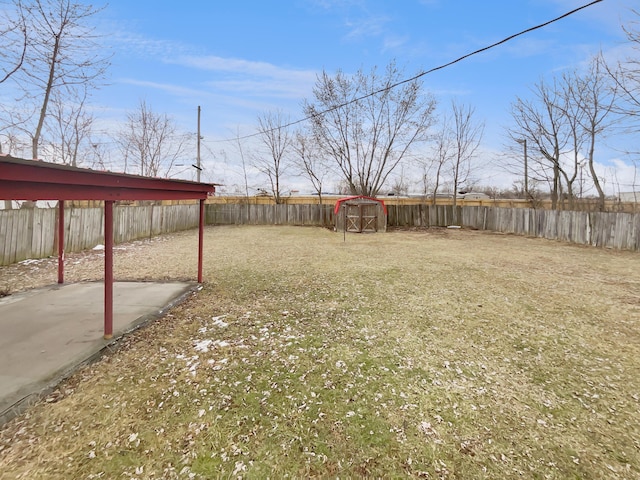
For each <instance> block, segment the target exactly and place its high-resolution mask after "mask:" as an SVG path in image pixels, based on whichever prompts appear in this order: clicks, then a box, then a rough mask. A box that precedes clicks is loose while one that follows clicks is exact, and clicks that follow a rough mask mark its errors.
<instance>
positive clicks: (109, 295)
mask: <svg viewBox="0 0 640 480" xmlns="http://www.w3.org/2000/svg"><path fill="white" fill-rule="evenodd" d="M112 336H113V201H111V200H107V201H106V202H104V338H105V339H109V338H111V337H112Z"/></svg>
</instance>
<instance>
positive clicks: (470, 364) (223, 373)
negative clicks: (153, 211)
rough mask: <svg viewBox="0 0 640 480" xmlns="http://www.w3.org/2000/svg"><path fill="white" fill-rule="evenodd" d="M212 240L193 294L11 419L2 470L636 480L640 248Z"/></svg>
mask: <svg viewBox="0 0 640 480" xmlns="http://www.w3.org/2000/svg"><path fill="white" fill-rule="evenodd" d="M196 235H197V233H196V232H188V233H186V234H178V235H175V236H169V237H167V238H168V239H167V241H166V242H157V243H155V244H154V245H153V249H157V255H158V256H161V255H163V253H162V249H163V248H166V247H167V246H168V245H170V244H172V242H173V243H175V244H176V245H177V246H178V247H180V245H181V244H180V242H186V243H185V244H189V245H191V246H193V244H194V243H193V242H194V239H195V238H196ZM205 242H206V243H205V248H206V251H205V259H206V265H205V278H206V279H207V283H205V284H204V288H203V289H202V290H201V291H200V292H199V293H198V294H197V295H194V296H193V297H192V298H191V299H189V300H187V301H186V302H185V303H183V304H182V305H180V306H178V307H176V308H174V309H173V310H172V311H171V312H170V314H169V315H167V316H166V317H164V318H163V319H161V320H159V321H157V322H156V323H154V324H152V325H150V326H149V327H147V328H145V329H143V330H140V331H138V332H136V333H134V334H132V335H131V336H129V337H128V338H127V339H126V340H124V341H123V342H122V343H123V345H122V348H120V349H118V350H117V351H115V352H114V353H112V354H110V355H108V356H106V357H104V358H103V359H102V360H100V361H99V362H98V363H95V364H93V365H91V366H89V367H86V368H85V369H83V370H81V371H79V372H78V373H77V374H76V375H74V376H73V377H72V378H71V379H70V380H69V381H67V382H65V383H64V384H63V385H61V386H60V388H59V392H58V395H57V396H55V397H52V398H50V399H49V400H50V401H44V402H42V403H41V404H38V405H36V406H35V407H33V408H32V409H30V410H29V411H28V412H27V413H26V414H25V415H23V416H21V417H19V418H16V419H15V420H13V421H12V422H10V423H9V424H7V425H6V426H5V427H4V428H3V429H2V431H0V478H3V479H4V478H28V479H34V478H38V479H46V478H60V479H71V478H73V479H78V478H105V479H112V478H139V479H143V478H154V479H159V478H169V479H171V478H237V477H246V478H338V477H339V478H358V477H372V478H375V477H384V478H405V477H406V478H411V477H415V478H463V479H482V478H487V479H496V478H540V479H546V478H550V479H554V478H557V479H566V478H585V479H586V478H590V479H591V478H593V479H602V478H629V479H630V478H640V254H638V253H632V252H614V251H605V250H599V249H595V248H586V247H578V246H572V245H566V244H562V243H558V242H552V241H547V240H542V239H535V238H521V237H515V236H509V235H499V234H491V233H481V232H472V231H465V230H461V231H460V230H459V231H453V230H439V229H431V230H426V231H413V232H406V231H393V232H389V233H386V234H372V235H353V234H352V235H348V236H347V238H346V242H343V236H342V234H336V233H333V232H331V231H329V230H325V229H318V228H293V227H213V228H208V229H207V230H206V239H205ZM150 248H151V247H150ZM191 250H193V248H191V249H190V250H189V253H185V254H184V255H183V256H178V257H176V256H175V255H174V256H173V257H170V256H167V257H166V258H163V259H162V263H163V268H164V269H165V270H166V271H167V272H169V274H171V272H172V271H174V270H175V271H178V270H179V269H180V268H183V267H182V266H183V265H184V264H189V265H194V263H193V257H192V255H193V254H192V253H191ZM149 251H150V252H151V253H152V254H154V255H155V254H156V253H154V252H156V250H149ZM180 251H183V252H186V251H187V248H186V247H185V248H184V249H180ZM138 261H140V258H139V257H138ZM145 268H147V267H145V266H144V265H143V266H141V267H140V272H141V273H140V275H141V277H144V276H146V275H147V273H146V270H145ZM172 269H174V270H172ZM116 274H117V272H116Z"/></svg>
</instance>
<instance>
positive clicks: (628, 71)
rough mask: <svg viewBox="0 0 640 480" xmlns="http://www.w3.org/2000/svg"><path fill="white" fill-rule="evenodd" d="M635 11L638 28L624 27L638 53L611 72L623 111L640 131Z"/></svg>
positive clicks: (639, 32)
mask: <svg viewBox="0 0 640 480" xmlns="http://www.w3.org/2000/svg"><path fill="white" fill-rule="evenodd" d="M634 13H635V14H636V16H637V17H638V20H637V21H636V22H635V23H633V24H632V25H633V26H634V27H636V28H635V29H634V28H631V27H623V29H624V31H625V33H626V35H627V39H628V41H629V43H630V44H631V46H632V48H633V50H634V52H636V55H635V56H633V57H629V58H627V59H626V60H625V61H624V62H621V63H619V64H618V67H617V69H614V70H610V73H611V74H612V75H611V76H612V78H613V80H614V81H615V82H616V84H617V87H618V89H619V92H620V95H621V97H622V100H623V101H624V103H623V104H622V110H621V112H622V113H623V114H624V115H626V116H627V118H628V119H629V120H630V121H631V123H632V125H633V128H632V129H633V131H634V132H636V133H637V132H639V131H640V28H638V26H639V25H640V12H639V11H635V10H634ZM636 153H638V152H636Z"/></svg>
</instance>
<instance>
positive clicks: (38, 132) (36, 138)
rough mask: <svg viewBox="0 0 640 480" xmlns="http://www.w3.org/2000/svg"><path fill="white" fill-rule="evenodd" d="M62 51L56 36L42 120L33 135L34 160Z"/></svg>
mask: <svg viewBox="0 0 640 480" xmlns="http://www.w3.org/2000/svg"><path fill="white" fill-rule="evenodd" d="M59 51H60V35H56V41H55V43H54V45H53V52H52V54H51V63H50V64H49V78H48V79H47V87H46V88H45V91H44V100H43V101H42V107H41V108H40V118H38V126H37V127H36V131H35V132H34V134H33V139H32V144H31V153H32V156H33V159H34V160H35V159H37V158H38V143H39V142H40V135H41V133H42V126H43V125H44V119H45V117H46V116H47V107H48V105H49V98H50V97H51V89H52V88H53V79H54V77H55V72H56V62H57V61H58V53H59Z"/></svg>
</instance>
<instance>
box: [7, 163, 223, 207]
mask: <svg viewBox="0 0 640 480" xmlns="http://www.w3.org/2000/svg"><path fill="white" fill-rule="evenodd" d="M213 193H215V186H214V185H212V184H207V183H199V182H189V181H186V180H170V179H165V178H149V177H141V176H137V175H127V174H124V173H112V172H100V171H96V170H90V169H87V168H76V167H69V166H66V165H58V164H55V163H47V162H40V161H35V160H24V159H21V158H13V157H7V156H3V157H0V195H2V196H3V198H4V199H6V200H60V199H63V200H175V199H205V198H207V196H208V195H211V194H213Z"/></svg>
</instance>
